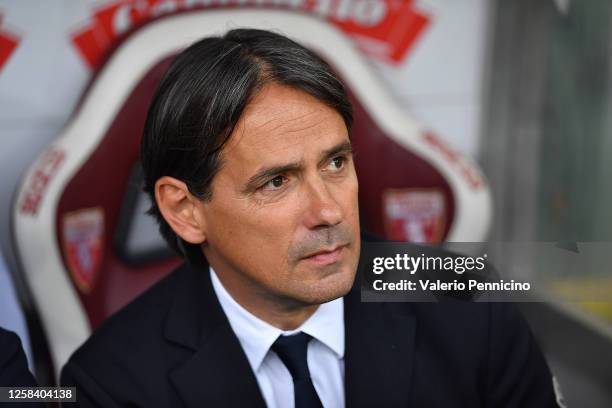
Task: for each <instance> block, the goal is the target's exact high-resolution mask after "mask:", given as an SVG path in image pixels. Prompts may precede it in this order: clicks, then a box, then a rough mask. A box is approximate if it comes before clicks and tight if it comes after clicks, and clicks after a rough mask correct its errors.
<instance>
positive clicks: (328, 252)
mask: <svg viewBox="0 0 612 408" xmlns="http://www.w3.org/2000/svg"><path fill="white" fill-rule="evenodd" d="M345 248H346V244H344V245H338V246H336V247H334V248H331V249H322V250H319V251H317V252H314V253H312V254H310V255H308V256H306V257H304V260H307V261H310V262H314V263H316V264H320V265H327V264H332V263H334V262H337V261H338V260H339V259H340V257H341V256H342V253H343V251H344V249H345Z"/></svg>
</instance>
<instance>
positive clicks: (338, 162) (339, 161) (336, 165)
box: [329, 156, 346, 171]
mask: <svg viewBox="0 0 612 408" xmlns="http://www.w3.org/2000/svg"><path fill="white" fill-rule="evenodd" d="M345 163H346V157H343V156H338V157H334V158H333V159H332V160H331V161H330V162H329V165H330V166H331V168H332V170H334V171H338V170H342V168H343V167H344V164H345Z"/></svg>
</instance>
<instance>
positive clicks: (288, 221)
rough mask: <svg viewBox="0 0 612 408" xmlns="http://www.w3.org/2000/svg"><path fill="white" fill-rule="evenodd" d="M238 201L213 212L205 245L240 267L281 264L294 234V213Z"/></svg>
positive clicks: (218, 207)
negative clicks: (245, 265) (224, 255)
mask: <svg viewBox="0 0 612 408" xmlns="http://www.w3.org/2000/svg"><path fill="white" fill-rule="evenodd" d="M239 201H240V202H239V203H236V202H234V203H229V202H227V203H225V205H219V206H217V208H215V209H213V213H214V214H215V218H214V221H213V222H212V223H211V225H210V228H209V231H210V234H209V243H210V244H211V245H212V246H215V247H217V248H219V250H221V251H222V252H224V253H225V254H226V255H228V257H229V258H232V259H236V261H237V263H241V264H243V265H244V264H249V265H250V266H253V265H262V266H263V267H271V266H272V265H281V264H283V263H285V262H286V259H287V252H288V248H289V245H290V243H291V240H292V238H293V231H294V230H295V214H296V211H295V209H293V208H287V206H282V208H280V207H281V206H278V205H276V206H255V205H251V204H248V203H246V202H244V201H242V200H239ZM230 204H231V205H230Z"/></svg>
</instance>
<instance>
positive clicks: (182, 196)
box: [155, 176, 206, 244]
mask: <svg viewBox="0 0 612 408" xmlns="http://www.w3.org/2000/svg"><path fill="white" fill-rule="evenodd" d="M155 200H156V201H157V207H158V208H159V211H160V212H161V214H162V216H163V217H164V219H165V220H166V222H167V223H168V224H169V225H170V228H172V230H173V231H174V232H175V233H176V234H177V235H178V236H180V237H181V238H182V239H183V240H185V241H187V242H189V243H191V244H201V243H203V242H204V241H206V225H205V224H206V223H205V222H204V217H203V216H202V214H200V211H201V208H200V206H199V205H198V204H199V203H200V200H199V199H198V198H197V197H195V196H193V195H192V194H191V193H190V192H189V190H188V189H187V185H186V184H185V183H184V182H182V181H180V180H178V179H175V178H174V177H169V176H164V177H161V178H160V179H159V180H157V181H156V182H155Z"/></svg>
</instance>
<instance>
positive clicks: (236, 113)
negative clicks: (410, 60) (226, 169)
mask: <svg viewBox="0 0 612 408" xmlns="http://www.w3.org/2000/svg"><path fill="white" fill-rule="evenodd" d="M271 82H274V83H279V84H283V85H287V86H290V87H293V88H295V89H299V90H301V91H304V92H306V93H308V94H310V95H312V96H313V97H315V98H317V99H318V100H319V101H321V102H322V103H324V104H326V105H328V106H330V107H331V108H333V109H335V110H336V111H337V112H338V113H339V114H340V115H341V116H342V118H343V119H344V122H345V124H346V127H347V129H348V130H349V132H350V128H351V123H352V109H351V104H350V102H349V100H348V98H347V95H346V92H345V90H344V87H343V86H342V83H341V82H340V81H339V80H338V78H337V77H336V76H335V75H334V73H333V72H332V70H331V68H330V67H329V65H327V64H326V63H325V62H324V61H322V60H321V59H320V58H319V57H318V56H316V55H315V54H314V53H313V52H311V51H309V50H307V49H306V48H304V47H303V46H301V45H299V44H297V43H296V42H294V41H292V40H290V39H289V38H287V37H284V36H282V35H280V34H276V33H273V32H269V31H264V30H255V29H236V30H231V31H229V32H228V33H227V34H225V35H224V36H223V37H210V38H204V39H202V40H200V41H198V42H196V43H195V44H193V45H191V46H190V47H188V48H187V49H185V50H184V51H183V52H181V53H180V54H179V55H178V56H177V57H176V59H175V60H174V61H173V63H172V64H171V66H170V68H169V69H168V71H167V72H166V73H165V75H164V77H163V78H162V80H161V82H160V84H159V87H158V88H157V91H156V93H155V96H154V97H153V101H152V102H151V106H150V108H149V112H148V115H147V120H146V124H145V128H144V134H143V138H142V142H141V152H140V153H141V162H142V166H143V171H144V190H145V192H146V193H148V195H149V197H150V198H151V202H152V205H151V208H150V210H149V214H152V215H153V216H154V217H155V218H156V219H157V221H158V223H159V230H160V232H161V234H162V236H163V237H164V239H165V240H166V241H167V242H168V244H169V245H170V247H172V248H173V249H174V250H176V251H177V252H178V253H179V254H180V253H181V252H182V251H181V250H180V246H181V245H186V243H181V242H180V241H179V238H178V237H177V235H176V234H175V233H174V231H172V229H171V228H170V226H169V225H168V223H167V222H166V220H164V218H163V217H162V215H161V213H160V211H159V208H158V207H157V203H156V202H155V193H154V187H155V182H156V181H157V180H158V179H159V178H160V177H162V176H171V177H174V178H177V179H179V180H182V181H183V182H185V184H186V185H187V187H188V189H189V191H190V192H191V193H192V194H193V195H195V196H196V197H199V198H201V199H203V200H209V199H210V198H211V188H210V185H211V182H212V180H213V177H214V176H215V174H216V173H217V171H218V170H219V167H220V164H221V163H220V153H221V149H222V147H223V146H224V144H225V143H226V141H227V140H228V139H229V136H230V135H231V133H232V131H233V129H234V127H235V125H236V123H237V122H238V120H239V118H240V116H241V114H242V111H243V110H244V108H245V107H246V105H247V104H248V103H249V101H250V100H251V98H253V96H254V95H255V94H256V93H257V92H258V91H259V90H260V89H261V88H262V87H263V86H264V85H265V84H267V83H271ZM181 255H183V254H181Z"/></svg>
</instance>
